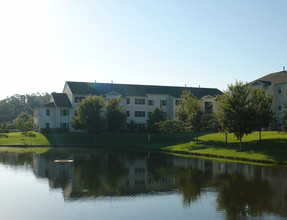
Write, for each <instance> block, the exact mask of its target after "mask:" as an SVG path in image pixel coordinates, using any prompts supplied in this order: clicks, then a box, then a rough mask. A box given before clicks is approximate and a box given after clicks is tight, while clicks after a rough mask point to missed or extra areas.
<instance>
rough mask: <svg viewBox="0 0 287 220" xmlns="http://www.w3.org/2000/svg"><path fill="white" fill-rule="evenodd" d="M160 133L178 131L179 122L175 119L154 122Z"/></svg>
mask: <svg viewBox="0 0 287 220" xmlns="http://www.w3.org/2000/svg"><path fill="white" fill-rule="evenodd" d="M156 125H157V126H158V129H159V131H160V133H162V134H173V133H177V132H179V130H180V128H179V123H178V121H176V120H166V121H160V122H158V123H156Z"/></svg>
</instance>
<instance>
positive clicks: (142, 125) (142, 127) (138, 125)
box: [135, 124, 145, 130]
mask: <svg viewBox="0 0 287 220" xmlns="http://www.w3.org/2000/svg"><path fill="white" fill-rule="evenodd" d="M135 129H137V130H140V129H145V124H135Z"/></svg>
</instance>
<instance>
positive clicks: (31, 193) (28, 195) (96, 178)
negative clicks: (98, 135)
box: [0, 148, 287, 220]
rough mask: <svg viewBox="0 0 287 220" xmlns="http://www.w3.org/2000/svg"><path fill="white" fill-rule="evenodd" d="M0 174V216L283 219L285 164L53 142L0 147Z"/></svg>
mask: <svg viewBox="0 0 287 220" xmlns="http://www.w3.org/2000/svg"><path fill="white" fill-rule="evenodd" d="M55 160H66V161H62V162H61V161H60V162H59V161H56V162H55ZM69 160H70V161H69ZM0 174H1V180H0V217H1V219H11V220H18V219H19V220H23V219H24V220H25V219H27V220H28V219H29V220H33V219H37V220H38V219H41V220H43V219H49V220H50V219H53V220H56V219H61V220H63V219H105V220H107V219H153V220H154V219H173V220H174V219H197V220H198V219H287V169H286V168H284V167H268V166H266V167H265V166H256V165H250V164H241V163H233V162H222V161H216V160H203V159H198V158H192V157H179V156H173V155H167V154H160V153H152V152H147V153H141V152H126V153H124V152H117V151H112V150H109V151H107V150H103V149H76V148H72V149H61V148H57V149H55V148H52V149H51V150H50V151H48V152H47V153H44V154H32V153H27V154H16V153H0Z"/></svg>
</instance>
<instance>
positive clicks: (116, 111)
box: [106, 98, 126, 131]
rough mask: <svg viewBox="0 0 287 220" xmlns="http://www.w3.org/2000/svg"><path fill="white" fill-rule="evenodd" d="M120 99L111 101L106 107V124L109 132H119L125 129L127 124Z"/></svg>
mask: <svg viewBox="0 0 287 220" xmlns="http://www.w3.org/2000/svg"><path fill="white" fill-rule="evenodd" d="M120 100H121V99H120V98H117V99H109V100H108V102H107V105H106V122H107V129H108V130H109V131H119V130H121V129H124V127H125V124H126V115H125V113H124V112H123V106H122V105H121V104H120Z"/></svg>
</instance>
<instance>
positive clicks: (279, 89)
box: [277, 85, 281, 95]
mask: <svg viewBox="0 0 287 220" xmlns="http://www.w3.org/2000/svg"><path fill="white" fill-rule="evenodd" d="M277 89H278V90H277V93H278V94H279V95H280V94H281V85H278V87H277Z"/></svg>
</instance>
